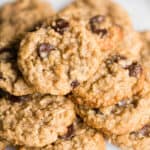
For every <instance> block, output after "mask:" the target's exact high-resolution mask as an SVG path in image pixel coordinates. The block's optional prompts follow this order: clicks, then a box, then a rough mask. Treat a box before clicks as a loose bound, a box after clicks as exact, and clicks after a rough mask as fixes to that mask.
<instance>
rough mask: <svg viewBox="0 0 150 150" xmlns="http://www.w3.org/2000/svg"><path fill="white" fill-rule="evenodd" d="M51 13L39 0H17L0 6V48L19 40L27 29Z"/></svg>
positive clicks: (49, 7)
mask: <svg viewBox="0 0 150 150" xmlns="http://www.w3.org/2000/svg"><path fill="white" fill-rule="evenodd" d="M52 14H53V10H52V8H51V6H50V5H49V4H47V3H44V2H41V1H40V0H32V1H31V0H17V1H15V2H12V3H7V4H5V5H3V6H2V7H1V8H0V39H1V40H0V50H1V49H3V48H8V47H11V45H12V44H14V43H16V42H18V41H20V39H21V37H22V36H24V34H25V33H26V32H28V31H32V30H33V29H34V28H35V26H36V25H38V24H41V22H42V21H43V20H45V19H46V18H47V17H49V16H51V15H52Z"/></svg>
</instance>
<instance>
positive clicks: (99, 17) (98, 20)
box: [90, 15, 105, 25]
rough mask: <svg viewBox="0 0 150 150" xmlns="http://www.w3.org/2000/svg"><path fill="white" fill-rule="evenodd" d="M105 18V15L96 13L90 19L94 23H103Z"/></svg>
mask: <svg viewBox="0 0 150 150" xmlns="http://www.w3.org/2000/svg"><path fill="white" fill-rule="evenodd" d="M104 20H105V17H104V16H102V15H96V16H94V17H92V18H91V19H90V24H91V25H93V24H94V23H101V22H103V21H104Z"/></svg>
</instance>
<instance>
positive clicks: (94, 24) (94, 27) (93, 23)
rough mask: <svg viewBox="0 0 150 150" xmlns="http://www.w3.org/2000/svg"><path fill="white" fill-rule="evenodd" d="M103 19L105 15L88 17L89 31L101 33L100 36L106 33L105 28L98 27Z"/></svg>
mask: <svg viewBox="0 0 150 150" xmlns="http://www.w3.org/2000/svg"><path fill="white" fill-rule="evenodd" d="M104 20H105V17H104V16H102V15H97V16H94V17H92V18H91V19H90V28H91V31H92V32H93V33H95V34H99V35H101V37H104V35H106V34H107V30H106V29H104V28H100V27H99V25H100V24H101V23H102V22H103V21H104Z"/></svg>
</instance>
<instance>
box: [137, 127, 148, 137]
mask: <svg viewBox="0 0 150 150" xmlns="http://www.w3.org/2000/svg"><path fill="white" fill-rule="evenodd" d="M139 133H140V134H141V135H142V136H146V137H149V136H150V125H146V126H144V127H143V128H142V129H141V130H140V131H139Z"/></svg>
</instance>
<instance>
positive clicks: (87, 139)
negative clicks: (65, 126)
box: [19, 123, 105, 150]
mask: <svg viewBox="0 0 150 150" xmlns="http://www.w3.org/2000/svg"><path fill="white" fill-rule="evenodd" d="M43 149H44V150H105V143H104V139H103V137H102V135H101V134H100V133H99V132H98V131H95V130H94V129H91V128H89V127H87V126H85V125H83V124H82V123H77V124H75V123H74V124H73V125H72V126H70V130H69V132H68V133H67V134H66V135H65V136H64V137H60V139H58V140H57V141H56V142H55V143H53V144H52V145H49V146H46V147H43V148H41V149H38V148H26V147H22V148H20V149H19V150H43Z"/></svg>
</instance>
